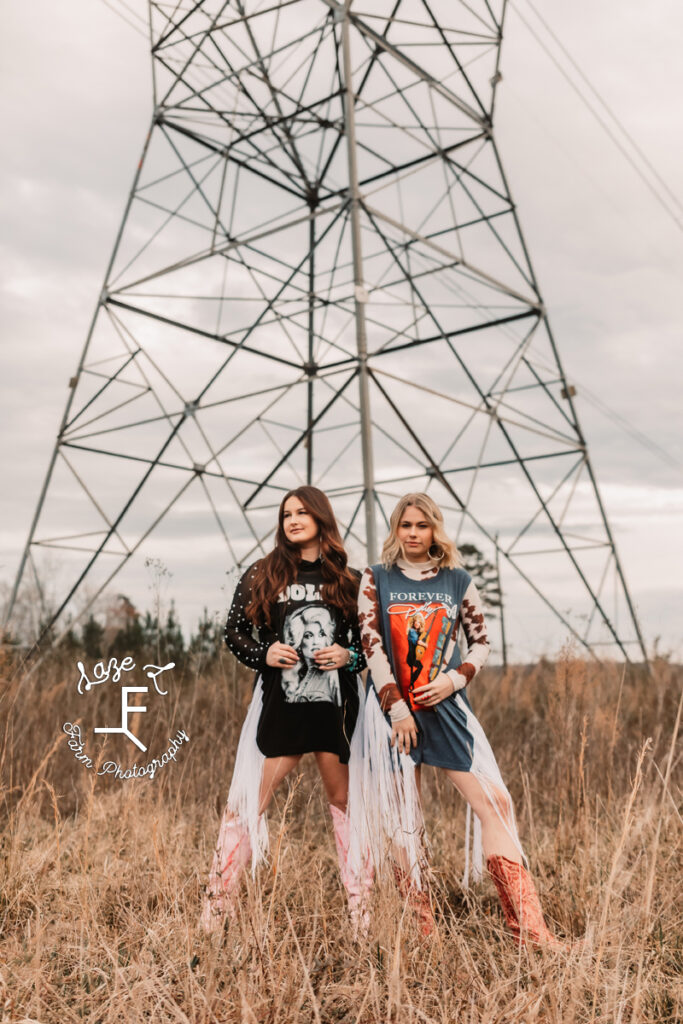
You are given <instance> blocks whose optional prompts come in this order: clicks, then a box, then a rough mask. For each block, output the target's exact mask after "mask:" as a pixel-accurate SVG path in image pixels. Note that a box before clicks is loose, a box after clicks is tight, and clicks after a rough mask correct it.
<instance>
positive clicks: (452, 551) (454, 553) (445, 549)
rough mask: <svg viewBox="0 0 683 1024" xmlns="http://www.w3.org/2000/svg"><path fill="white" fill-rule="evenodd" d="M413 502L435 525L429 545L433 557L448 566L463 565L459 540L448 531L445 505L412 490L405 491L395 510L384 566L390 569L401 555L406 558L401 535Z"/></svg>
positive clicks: (445, 567)
mask: <svg viewBox="0 0 683 1024" xmlns="http://www.w3.org/2000/svg"><path fill="white" fill-rule="evenodd" d="M409 505H414V506H415V508H419V510H420V512H422V513H423V515H424V517H425V519H426V520H427V522H428V523H429V525H430V526H431V528H432V532H433V534H434V537H433V540H432V546H431V548H430V549H429V557H430V558H432V559H433V560H434V561H435V562H438V563H439V564H440V565H441V566H442V568H444V569H455V568H456V567H457V566H460V565H462V559H461V558H460V552H459V551H458V549H457V547H456V545H455V541H452V540H451V539H450V537H449V536H448V534H447V533H446V529H445V527H444V522H443V513H442V511H441V509H440V508H439V506H438V505H437V503H436V502H435V501H434V499H433V498H430V497H429V495H428V494H424V493H423V492H422V491H416V492H413V493H411V494H404V495H403V497H402V498H400V499H399V501H398V503H397V505H396V507H395V509H394V511H393V512H392V513H391V520H390V522H389V536H388V537H387V539H386V540H385V541H384V546H383V548H382V563H383V564H384V566H385V567H386V568H387V569H390V568H391V566H392V565H394V563H395V562H396V561H397V559H399V558H405V551H404V549H403V545H402V544H401V542H400V540H399V539H398V527H399V523H400V522H401V520H402V519H403V517H404V515H405V513H406V509H407V508H408V506H409Z"/></svg>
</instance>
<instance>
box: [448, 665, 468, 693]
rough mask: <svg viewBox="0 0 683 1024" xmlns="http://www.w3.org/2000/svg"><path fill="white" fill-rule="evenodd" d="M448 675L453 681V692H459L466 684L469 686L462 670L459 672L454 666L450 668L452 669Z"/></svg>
mask: <svg viewBox="0 0 683 1024" xmlns="http://www.w3.org/2000/svg"><path fill="white" fill-rule="evenodd" d="M446 675H447V676H448V678H449V679H450V681H451V682H452V683H453V693H457V692H458V690H462V689H463V688H464V687H465V686H467V680H466V679H465V677H464V675H463V674H462V672H457V671H456V670H455V669H454V668H452V669H450V671H448V672H446Z"/></svg>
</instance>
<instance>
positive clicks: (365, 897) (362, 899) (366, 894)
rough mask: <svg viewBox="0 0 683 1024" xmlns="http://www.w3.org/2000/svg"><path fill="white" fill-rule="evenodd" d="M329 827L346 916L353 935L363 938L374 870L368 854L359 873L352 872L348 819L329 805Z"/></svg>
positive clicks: (368, 921) (368, 924) (368, 919)
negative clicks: (337, 863)
mask: <svg viewBox="0 0 683 1024" xmlns="http://www.w3.org/2000/svg"><path fill="white" fill-rule="evenodd" d="M330 813H331V815H332V825H333V827H334V842H335V846H336V847H337V859H338V861H339V874H340V876H341V880H342V884H343V886H344V888H345V889H346V898H347V902H348V907H349V916H350V918H351V923H352V925H353V933H354V936H356V935H358V934H361V935H367V933H368V929H369V927H370V912H369V910H368V903H369V901H370V892H371V890H372V882H373V878H374V871H373V867H372V862H371V860H370V853H369V851H368V854H367V856H366V858H365V863H364V864H363V866H362V868H361V869H360V871H355V870H354V869H353V868H352V866H351V864H350V861H349V841H350V835H349V819H348V818H347V816H346V814H345V813H344V811H341V810H340V809H339V808H338V807H335V805H334V804H330Z"/></svg>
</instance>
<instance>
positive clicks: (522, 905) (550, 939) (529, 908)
mask: <svg viewBox="0 0 683 1024" xmlns="http://www.w3.org/2000/svg"><path fill="white" fill-rule="evenodd" d="M486 866H487V868H488V870H489V874H490V875H491V878H492V879H493V883H494V885H495V887H496V889H497V890H498V896H499V898H500V902H501V905H502V908H503V914H504V916H505V922H506V924H507V925H508V927H509V928H510V930H511V931H512V933H513V935H514V936H515V938H516V939H517V941H518V942H531V943H533V944H535V945H537V946H545V947H547V948H550V949H562V950H567V949H569V945H568V944H567V943H564V942H560V940H559V939H557V938H555V936H554V935H553V933H552V932H551V931H550V929H549V928H548V926H547V925H546V923H545V919H544V917H543V911H542V910H541V903H540V900H539V898H538V893H537V892H536V887H535V885H534V883H533V880H532V878H531V875H530V874H529V872H528V871H527V870H526V868H525V867H524V866H523V865H522V864H517V863H515V861H512V860H508V858H507V857H503V856H500V855H499V854H495V855H493V856H491V857H489V858H488V859H487V861H486Z"/></svg>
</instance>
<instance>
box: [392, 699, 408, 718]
mask: <svg viewBox="0 0 683 1024" xmlns="http://www.w3.org/2000/svg"><path fill="white" fill-rule="evenodd" d="M389 718H390V719H391V721H392V722H402V721H403V719H404V718H410V708H409V707H408V705H407V704H406V702H405V701H404V700H397V701H396V703H395V704H392V705H391V707H390V708H389Z"/></svg>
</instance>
